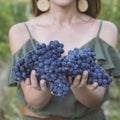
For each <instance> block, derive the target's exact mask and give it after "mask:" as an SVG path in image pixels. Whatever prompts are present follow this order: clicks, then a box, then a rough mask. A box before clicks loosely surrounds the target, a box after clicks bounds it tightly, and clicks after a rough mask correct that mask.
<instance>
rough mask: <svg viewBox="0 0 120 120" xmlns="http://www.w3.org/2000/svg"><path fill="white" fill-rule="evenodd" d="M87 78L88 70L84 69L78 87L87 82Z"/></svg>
mask: <svg viewBox="0 0 120 120" xmlns="http://www.w3.org/2000/svg"><path fill="white" fill-rule="evenodd" d="M87 80H88V71H84V72H83V74H82V79H81V82H80V84H79V86H78V88H81V87H84V86H85V85H86V84H87Z"/></svg>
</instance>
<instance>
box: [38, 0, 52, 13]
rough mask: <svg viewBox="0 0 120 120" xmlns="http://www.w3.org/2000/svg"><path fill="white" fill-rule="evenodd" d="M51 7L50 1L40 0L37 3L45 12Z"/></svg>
mask: <svg viewBox="0 0 120 120" xmlns="http://www.w3.org/2000/svg"><path fill="white" fill-rule="evenodd" d="M49 7H50V3H49V1H48V0H38V1H37V8H38V9H39V10H40V11H42V12H45V11H47V10H48V9H49Z"/></svg>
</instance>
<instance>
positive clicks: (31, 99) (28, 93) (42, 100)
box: [21, 82, 52, 109]
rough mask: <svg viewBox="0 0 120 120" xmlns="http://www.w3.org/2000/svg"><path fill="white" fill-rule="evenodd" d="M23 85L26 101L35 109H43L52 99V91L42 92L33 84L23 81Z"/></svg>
mask: <svg viewBox="0 0 120 120" xmlns="http://www.w3.org/2000/svg"><path fill="white" fill-rule="evenodd" d="M21 87H22V90H23V93H24V97H25V99H26V102H27V103H28V104H29V105H30V106H31V107H32V108H34V109H43V108H44V107H45V106H46V105H47V104H48V103H49V101H50V99H51V97H52V95H51V93H50V91H49V90H48V91H47V90H46V91H45V92H41V91H39V90H37V89H34V88H32V87H31V86H26V85H25V83H24V82H21Z"/></svg>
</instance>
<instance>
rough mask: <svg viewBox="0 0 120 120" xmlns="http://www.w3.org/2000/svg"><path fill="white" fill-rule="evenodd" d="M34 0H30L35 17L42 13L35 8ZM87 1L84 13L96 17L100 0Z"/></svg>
mask: <svg viewBox="0 0 120 120" xmlns="http://www.w3.org/2000/svg"><path fill="white" fill-rule="evenodd" d="M36 1H37V0H32V12H33V15H34V16H35V17H37V16H39V15H40V14H42V13H43V12H41V11H40V10H39V9H38V8H37V5H36ZM77 1H78V0H77ZM87 2H88V9H87V11H86V12H84V13H85V14H86V15H88V16H90V17H93V18H97V16H98V15H99V13H100V11H101V0H87ZM78 10H79V9H78Z"/></svg>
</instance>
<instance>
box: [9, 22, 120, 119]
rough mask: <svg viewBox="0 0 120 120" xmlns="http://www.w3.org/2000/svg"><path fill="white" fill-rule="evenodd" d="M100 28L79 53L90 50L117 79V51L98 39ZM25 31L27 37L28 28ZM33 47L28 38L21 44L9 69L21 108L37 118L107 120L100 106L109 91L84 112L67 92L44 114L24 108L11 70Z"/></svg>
mask: <svg viewBox="0 0 120 120" xmlns="http://www.w3.org/2000/svg"><path fill="white" fill-rule="evenodd" d="M101 25H102V22H101V23H100V27H99V31H98V34H97V36H96V37H95V38H94V39H92V40H91V41H90V42H88V43H87V44H85V45H84V46H82V47H81V48H80V49H83V48H93V49H94V51H95V53H96V58H97V60H98V64H99V65H100V66H102V67H103V68H104V69H105V70H109V71H110V74H111V76H113V77H120V55H119V53H118V52H117V51H116V50H114V49H113V48H112V47H111V46H110V45H108V44H107V43H106V42H105V41H104V40H102V39H101V38H100V37H99V33H100V29H101ZM26 27H27V26H26ZM27 30H28V32H29V34H30V31H29V29H28V27H27ZM36 44H38V42H37V40H35V39H34V38H33V37H32V36H31V34H30V38H29V39H28V40H27V42H26V43H24V45H23V46H22V47H21V48H20V50H18V51H17V52H16V53H15V54H14V55H13V56H12V57H11V60H10V63H9V67H8V75H7V76H8V79H7V80H8V85H9V86H17V97H18V99H19V100H20V101H21V102H22V104H24V105H25V106H26V107H27V108H28V109H30V110H31V111H33V112H35V113H36V114H38V115H59V116H64V117H66V119H58V120H106V118H105V115H104V112H103V110H102V108H101V106H102V104H103V103H104V102H105V101H106V100H107V99H108V98H109V92H108V89H107V91H106V94H105V96H104V98H103V100H102V101H101V102H100V103H99V104H98V105H97V106H95V107H92V108H87V107H86V106H84V105H83V104H81V103H80V102H78V101H77V100H76V99H75V97H74V95H73V94H72V92H71V91H69V92H68V94H67V96H64V97H57V96H53V97H52V98H51V100H50V102H49V104H48V105H47V106H46V107H45V108H44V109H43V110H35V109H33V108H32V107H31V106H29V105H28V104H27V102H26V100H25V98H24V95H23V92H22V89H21V87H20V86H19V84H18V83H17V82H16V80H15V79H14V75H13V67H14V66H15V64H16V62H17V61H18V60H19V59H20V58H21V57H23V56H24V55H25V54H26V53H27V52H28V51H30V50H33V49H34V48H35V45H36ZM23 117H24V118H23V119H24V120H46V119H37V118H32V117H28V116H23ZM48 120H53V119H48ZM54 120H57V119H54Z"/></svg>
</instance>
